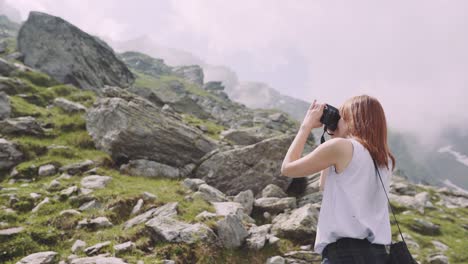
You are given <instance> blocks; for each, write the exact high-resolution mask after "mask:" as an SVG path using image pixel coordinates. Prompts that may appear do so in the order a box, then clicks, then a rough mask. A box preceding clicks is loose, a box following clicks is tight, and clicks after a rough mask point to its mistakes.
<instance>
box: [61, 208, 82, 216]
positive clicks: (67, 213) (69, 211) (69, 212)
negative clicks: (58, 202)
mask: <svg viewBox="0 0 468 264" xmlns="http://www.w3.org/2000/svg"><path fill="white" fill-rule="evenodd" d="M80 214H81V213H80V212H79V211H77V210H75V209H66V210H63V211H61V212H60V215H65V216H74V215H80Z"/></svg>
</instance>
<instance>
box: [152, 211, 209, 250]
mask: <svg viewBox="0 0 468 264" xmlns="http://www.w3.org/2000/svg"><path fill="white" fill-rule="evenodd" d="M145 226H146V227H147V230H149V232H150V234H151V237H152V238H153V240H154V241H160V240H162V241H166V242H182V243H187V244H193V243H196V242H198V241H202V242H208V243H212V242H216V234H215V233H214V232H213V231H212V230H211V229H210V228H209V227H208V226H206V225H204V224H201V223H196V224H188V223H184V222H181V221H178V220H175V219H173V218H171V217H168V216H157V217H154V218H153V219H151V220H149V221H148V222H146V223H145Z"/></svg>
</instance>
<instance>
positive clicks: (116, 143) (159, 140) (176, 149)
mask: <svg viewBox="0 0 468 264" xmlns="http://www.w3.org/2000/svg"><path fill="white" fill-rule="evenodd" d="M104 93H105V94H106V96H108V97H103V98H99V99H98V100H97V101H96V102H95V104H94V106H93V108H91V109H89V110H88V112H87V122H86V128H87V130H88V132H89V134H90V135H91V137H92V138H93V140H94V143H95V145H96V147H97V148H98V149H100V150H103V151H105V152H107V153H108V154H110V155H111V156H112V158H113V159H114V160H116V161H117V162H119V161H121V160H137V159H146V160H152V161H156V162H159V163H163V164H166V165H169V166H172V167H177V168H180V167H183V166H184V165H185V164H187V163H195V162H197V161H198V160H199V159H200V158H201V157H202V156H203V155H205V154H206V153H208V152H210V151H211V150H213V149H214V148H215V147H216V142H215V141H214V140H212V139H210V138H208V137H206V136H204V135H203V133H201V132H200V131H199V130H198V129H195V128H192V127H190V126H188V125H186V124H184V123H183V122H182V121H180V120H178V119H177V118H176V117H174V116H171V115H167V113H165V112H162V111H161V109H160V108H158V107H156V106H155V105H153V104H152V103H150V102H149V101H147V100H146V99H144V98H142V97H139V96H136V95H133V94H130V93H127V92H125V91H123V90H122V89H118V88H115V87H108V88H106V89H104ZM114 93H115V94H114ZM117 95H118V96H119V97H109V96H117ZM122 97H123V98H122ZM169 135H170V136H169ZM129 138H131V139H132V140H128V139H129Z"/></svg>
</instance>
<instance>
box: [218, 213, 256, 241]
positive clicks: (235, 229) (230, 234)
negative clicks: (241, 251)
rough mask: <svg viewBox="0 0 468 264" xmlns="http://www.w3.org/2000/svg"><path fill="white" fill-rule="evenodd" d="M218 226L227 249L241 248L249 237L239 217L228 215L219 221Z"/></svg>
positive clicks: (219, 233) (219, 234)
mask: <svg viewBox="0 0 468 264" xmlns="http://www.w3.org/2000/svg"><path fill="white" fill-rule="evenodd" d="M216 224H217V233H218V236H219V239H220V240H221V242H222V244H223V246H224V247H225V248H238V247H240V246H241V245H242V244H243V243H244V241H245V238H246V237H247V236H248V235H249V233H248V232H247V230H246V229H245V227H244V226H243V224H242V221H241V219H240V218H239V216H237V215H234V214H228V215H226V216H225V217H224V219H222V220H218V221H217V222H216Z"/></svg>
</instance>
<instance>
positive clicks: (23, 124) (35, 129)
mask: <svg viewBox="0 0 468 264" xmlns="http://www.w3.org/2000/svg"><path fill="white" fill-rule="evenodd" d="M0 133H3V134H14V135H18V134H21V135H34V136H39V135H43V134H44V129H42V127H41V125H40V124H39V123H38V122H37V121H36V119H35V118H34V117H32V116H20V117H16V118H7V119H5V120H0Z"/></svg>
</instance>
